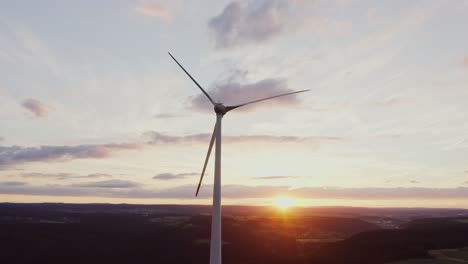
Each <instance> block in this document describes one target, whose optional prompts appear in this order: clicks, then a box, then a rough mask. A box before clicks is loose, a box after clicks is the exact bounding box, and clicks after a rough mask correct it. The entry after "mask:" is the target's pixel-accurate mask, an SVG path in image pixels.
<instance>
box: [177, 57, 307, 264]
mask: <svg viewBox="0 0 468 264" xmlns="http://www.w3.org/2000/svg"><path fill="white" fill-rule="evenodd" d="M168 53H169V56H171V58H172V59H173V60H174V61H175V63H177V65H179V67H180V68H181V69H182V70H183V71H184V72H185V74H187V76H188V77H189V78H190V79H191V80H192V81H193V82H194V83H195V84H196V85H197V86H198V88H200V90H201V91H202V93H204V94H205V96H206V97H207V98H208V100H210V102H211V104H213V106H214V111H215V113H216V124H215V127H214V130H213V134H212V135H211V140H210V145H209V147H208V152H207V153H206V158H205V163H204V164H203V170H202V173H201V176H200V181H199V182H198V187H197V191H196V192H195V196H198V191H199V190H200V186H201V183H202V180H203V176H204V175H205V170H206V165H207V164H208V160H209V158H210V154H211V150H212V148H213V144H214V142H215V140H216V150H215V175H214V185H213V208H212V214H211V240H210V264H221V242H222V241H221V121H222V119H223V116H224V115H225V114H226V113H227V112H229V111H231V110H234V109H236V108H239V107H242V106H245V105H249V104H253V103H258V102H261V101H265V100H269V99H273V98H277V97H281V96H286V95H291V94H297V93H302V92H307V91H309V90H301V91H295V92H290V93H284V94H279V95H274V96H270V97H267V98H262V99H258V100H254V101H250V102H246V103H243V104H238V105H232V106H225V105H224V104H223V103H219V102H215V101H214V100H213V99H212V98H211V97H210V95H209V94H208V93H207V92H206V91H205V90H204V89H203V88H202V86H201V85H200V84H199V83H198V82H197V81H196V80H195V79H194V78H193V77H192V76H191V75H190V73H188V72H187V70H185V68H184V67H183V66H182V65H181V64H180V63H179V62H178V61H177V60H176V58H174V56H172V54H171V53H170V52H168Z"/></svg>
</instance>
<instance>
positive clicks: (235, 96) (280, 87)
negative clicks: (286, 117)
mask: <svg viewBox="0 0 468 264" xmlns="http://www.w3.org/2000/svg"><path fill="white" fill-rule="evenodd" d="M289 92H293V90H291V89H289V88H288V86H287V82H286V80H284V79H263V80H260V81H258V82H253V83H246V84H241V83H239V82H237V81H234V80H227V81H225V82H223V83H221V84H218V85H216V86H215V87H214V89H211V90H210V91H208V93H209V94H210V96H211V97H212V98H213V99H214V100H215V101H217V102H223V103H224V104H225V105H236V104H241V103H246V102H249V101H253V100H256V99H261V98H265V97H270V96H274V95H278V94H282V93H289ZM191 104H192V108H194V109H195V110H199V111H210V112H211V111H212V106H211V104H210V103H209V101H208V100H207V99H206V97H205V95H203V94H199V95H197V96H195V97H194V98H193V99H192V101H191ZM297 104H299V99H297V96H296V95H289V96H284V97H279V98H275V99H271V100H268V101H264V102H259V103H257V104H252V105H249V106H245V107H241V108H239V109H236V111H249V110H252V109H255V108H262V107H271V106H272V105H297Z"/></svg>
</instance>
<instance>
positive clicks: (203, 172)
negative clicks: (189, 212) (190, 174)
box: [195, 125, 216, 197]
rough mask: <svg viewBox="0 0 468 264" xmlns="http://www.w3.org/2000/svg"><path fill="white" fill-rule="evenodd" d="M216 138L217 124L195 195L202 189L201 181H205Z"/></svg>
mask: <svg viewBox="0 0 468 264" xmlns="http://www.w3.org/2000/svg"><path fill="white" fill-rule="evenodd" d="M215 138H216V125H215V127H214V129H213V135H211V141H210V146H209V147H208V152H207V153H206V158H205V164H203V170H202V173H201V176H200V181H199V182H198V187H197V192H196V193H195V197H197V196H198V191H200V187H201V183H202V181H203V176H204V175H205V170H206V165H208V160H210V154H211V150H212V149H213V144H214V142H215Z"/></svg>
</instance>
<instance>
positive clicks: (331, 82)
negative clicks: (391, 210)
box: [0, 0, 468, 208]
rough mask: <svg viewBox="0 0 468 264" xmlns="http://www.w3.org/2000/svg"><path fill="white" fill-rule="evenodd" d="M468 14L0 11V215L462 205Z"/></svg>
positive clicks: (198, 7)
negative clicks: (114, 208) (215, 147)
mask: <svg viewBox="0 0 468 264" xmlns="http://www.w3.org/2000/svg"><path fill="white" fill-rule="evenodd" d="M467 13H468V2H467V1H448V0H447V1H443V0H439V1H432V0H419V1H390V0H388V1H360V0H356V1H352V0H331V1H330V0H327V1H325V0H310V1H306V0H296V1H294V0H271V1H269V0H268V1H267V0H246V1H219V0H217V1H208V0H207V1H186V0H172V1H156V0H154V1H153V0H134V1H133V0H116V1H110V0H106V1H89V0H83V1H57V0H44V1H23V0H18V1H1V2H0V76H1V78H0V202H73V203H90V202H92V203H141V204H159V203H164V204H167V203H171V204H174V203H177V204H210V203H211V198H210V197H211V194H212V183H213V174H214V169H213V166H214V160H211V161H210V163H209V165H208V170H207V175H206V177H205V179H204V185H203V186H202V188H201V191H200V194H199V197H198V198H195V197H194V194H195V190H196V185H197V183H198V179H199V177H200V172H201V169H202V166H203V161H204V158H205V155H206V151H207V148H208V143H209V140H210V136H211V132H212V131H213V126H214V123H215V114H214V112H213V109H212V106H210V103H209V101H208V100H207V99H206V98H205V97H204V95H203V94H201V92H200V90H199V89H198V88H197V87H196V86H195V84H194V83H192V82H191V80H190V79H189V78H187V76H186V75H185V74H184V73H183V72H182V71H181V69H180V68H179V67H178V66H177V65H176V64H175V63H174V62H173V61H172V59H171V58H170V57H169V56H168V54H167V52H171V53H172V54H173V55H174V56H175V57H176V58H177V59H178V60H179V62H180V63H181V64H182V65H184V66H185V68H186V69H187V70H188V71H189V72H190V73H191V74H192V75H193V76H194V77H195V79H196V80H197V81H198V82H199V83H200V84H201V85H202V86H203V87H204V88H205V89H206V90H207V91H208V93H209V94H210V95H211V96H212V97H213V98H214V99H215V100H216V101H221V102H224V103H226V104H237V103H243V102H245V101H249V100H254V99H257V98H262V97H266V96H271V95H275V94H277V93H283V92H290V91H293V90H303V89H310V91H309V92H307V93H301V94H298V95H294V96H290V97H283V98H281V99H275V100H271V101H266V102H263V103H258V104H255V105H252V106H246V107H244V108H240V109H236V110H235V111H232V112H230V113H229V114H227V115H226V116H225V117H224V118H223V149H222V162H223V165H222V184H223V191H222V195H223V203H224V204H247V205H269V204H271V203H272V201H273V200H274V199H275V197H282V196H287V197H291V198H293V199H295V202H296V205H299V206H335V205H339V206H366V207H463V208H468V103H466V102H468V48H467V47H468V35H467V34H466V25H468V16H466V14H467Z"/></svg>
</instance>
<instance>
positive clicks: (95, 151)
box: [0, 143, 142, 168]
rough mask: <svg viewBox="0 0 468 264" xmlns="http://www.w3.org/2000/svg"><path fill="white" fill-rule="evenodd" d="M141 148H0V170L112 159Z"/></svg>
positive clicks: (135, 145) (109, 146) (124, 146)
mask: <svg viewBox="0 0 468 264" xmlns="http://www.w3.org/2000/svg"><path fill="white" fill-rule="evenodd" d="M141 147H142V146H141V145H139V144H131V143H120V144H117V143H111V144H103V145H77V146H40V147H20V146H10V147H3V146H0V168H1V167H6V166H11V165H17V164H22V163H26V162H46V161H68V160H73V159H89V158H95V159H101V158H107V157H110V156H111V155H112V154H113V153H114V152H117V151H122V150H135V149H139V148H141Z"/></svg>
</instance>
